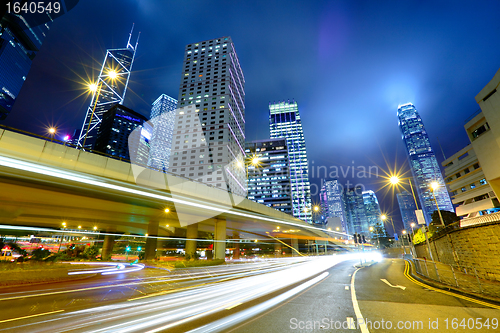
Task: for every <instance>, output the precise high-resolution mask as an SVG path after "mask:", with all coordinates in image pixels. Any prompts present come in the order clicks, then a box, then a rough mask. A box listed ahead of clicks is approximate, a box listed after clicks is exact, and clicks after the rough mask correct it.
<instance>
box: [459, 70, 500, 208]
mask: <svg viewBox="0 0 500 333" xmlns="http://www.w3.org/2000/svg"><path fill="white" fill-rule="evenodd" d="M499 85H500V70H498V71H497V72H496V74H495V76H494V77H493V79H491V81H490V82H488V84H487V85H486V86H485V87H484V88H483V89H482V90H481V91H480V92H479V93H478V94H477V95H476V102H477V103H478V104H479V107H480V108H481V109H480V111H479V112H477V113H476V114H474V115H473V116H472V117H471V118H470V119H469V120H468V121H467V123H466V124H465V130H466V131H467V135H468V136H469V139H470V141H471V144H472V147H473V148H474V152H475V154H476V156H477V159H478V162H479V166H480V168H481V171H482V172H483V173H484V176H485V181H486V182H487V183H488V184H489V186H491V189H492V190H493V192H494V194H495V197H496V198H499V196H500V168H499V167H498V166H499V165H500V119H499V118H498V114H500V94H499V93H498V87H499ZM490 198H491V197H490ZM496 198H495V199H492V201H493V203H494V204H495V205H498V200H496Z"/></svg>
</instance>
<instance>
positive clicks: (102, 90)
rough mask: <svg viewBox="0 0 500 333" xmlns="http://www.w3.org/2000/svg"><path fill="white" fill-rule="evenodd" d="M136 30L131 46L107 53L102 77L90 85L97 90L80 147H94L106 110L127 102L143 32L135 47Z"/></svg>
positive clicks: (85, 120) (94, 93)
mask: <svg viewBox="0 0 500 333" xmlns="http://www.w3.org/2000/svg"><path fill="white" fill-rule="evenodd" d="M133 31H134V27H133V26H132V31H130V35H129V39H128V42H127V47H125V48H121V49H110V50H107V52H106V57H105V58H104V62H103V63H102V67H101V72H100V73H99V78H98V79H97V82H96V83H95V84H93V85H91V87H90V89H91V90H92V92H93V94H92V100H91V102H90V105H89V107H88V109H87V113H86V115H85V119H84V121H83V124H82V128H81V131H80V136H79V138H78V146H79V147H85V148H92V147H94V144H95V140H96V136H97V133H98V132H99V127H100V126H101V122H102V118H103V115H104V113H105V112H106V111H107V110H109V109H110V108H111V107H112V106H113V105H115V104H123V100H124V99H125V93H126V92H127V87H128V81H129V79H130V72H131V71H132V65H133V63H134V58H135V51H136V50H137V44H138V43H139V36H140V33H139V36H138V37H137V41H136V43H135V46H134V45H132V44H130V40H131V38H132V33H133Z"/></svg>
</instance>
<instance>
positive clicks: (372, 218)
mask: <svg viewBox="0 0 500 333" xmlns="http://www.w3.org/2000/svg"><path fill="white" fill-rule="evenodd" d="M362 194H363V203H364V205H365V211H366V220H367V223H368V230H369V228H370V227H373V228H374V232H375V230H378V229H376V228H382V230H384V232H383V233H384V234H385V229H384V228H383V226H384V223H383V221H382V218H381V216H382V213H381V211H380V205H379V203H378V198H377V195H376V194H375V192H373V191H372V190H368V191H363V192H362ZM373 235H374V234H373V233H372V234H371V235H370V238H373ZM379 236H381V235H379Z"/></svg>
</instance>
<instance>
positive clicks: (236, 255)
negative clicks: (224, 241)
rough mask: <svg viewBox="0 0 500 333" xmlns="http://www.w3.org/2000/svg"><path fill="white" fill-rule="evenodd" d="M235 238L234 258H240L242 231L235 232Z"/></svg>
mask: <svg viewBox="0 0 500 333" xmlns="http://www.w3.org/2000/svg"><path fill="white" fill-rule="evenodd" d="M233 239H234V250H233V259H240V233H239V232H233Z"/></svg>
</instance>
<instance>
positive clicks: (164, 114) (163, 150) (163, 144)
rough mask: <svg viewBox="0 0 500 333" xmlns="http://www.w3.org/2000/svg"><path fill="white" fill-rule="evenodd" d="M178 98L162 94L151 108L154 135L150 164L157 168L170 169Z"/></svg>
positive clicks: (151, 143)
mask: <svg viewBox="0 0 500 333" xmlns="http://www.w3.org/2000/svg"><path fill="white" fill-rule="evenodd" d="M176 108H177V100H176V99H174V98H172V97H170V96H167V95H165V94H162V95H161V96H160V97H158V98H157V99H156V101H154V103H153V107H152V108H151V117H150V118H151V120H150V121H149V122H150V123H151V125H152V126H153V135H152V138H151V141H150V150H149V159H148V166H149V167H152V168H154V169H157V170H163V171H166V170H168V165H169V163H170V152H171V148H172V147H171V146H172V135H173V131H174V121H175V109H176Z"/></svg>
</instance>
